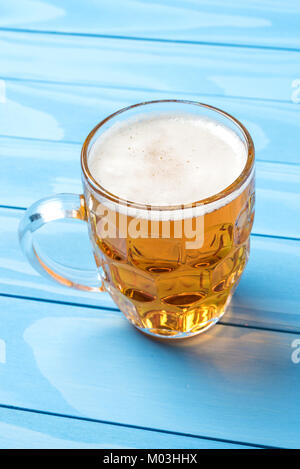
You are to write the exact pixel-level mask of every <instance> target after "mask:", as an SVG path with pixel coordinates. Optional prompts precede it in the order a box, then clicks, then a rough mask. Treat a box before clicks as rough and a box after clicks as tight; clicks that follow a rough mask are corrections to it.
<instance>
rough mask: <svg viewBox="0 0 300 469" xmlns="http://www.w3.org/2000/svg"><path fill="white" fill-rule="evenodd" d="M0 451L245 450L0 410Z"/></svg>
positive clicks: (163, 434) (85, 422)
mask: <svg viewBox="0 0 300 469" xmlns="http://www.w3.org/2000/svg"><path fill="white" fill-rule="evenodd" d="M0 448H1V449H3V448H5V449H108V448H110V449H116V448H122V449H124V448H125V449H129V448H147V449H151V448H171V449H176V448H188V449H192V448H201V449H202V448H203V449H204V448H205V449H237V448H240V449H246V448H247V446H244V445H237V444H231V443H226V442H220V441H215V440H213V439H203V438H196V437H195V438H192V437H187V436H184V435H176V434H171V433H162V432H159V431H157V432H156V431H151V430H148V431H147V430H144V429H136V428H132V427H125V426H124V427H121V426H115V425H110V424H103V423H99V422H93V421H85V420H78V419H74V418H66V417H60V416H59V417H58V416H54V415H47V414H40V413H35V412H27V411H22V410H15V409H7V408H3V407H2V408H1V407H0ZM103 456H104V455H103Z"/></svg>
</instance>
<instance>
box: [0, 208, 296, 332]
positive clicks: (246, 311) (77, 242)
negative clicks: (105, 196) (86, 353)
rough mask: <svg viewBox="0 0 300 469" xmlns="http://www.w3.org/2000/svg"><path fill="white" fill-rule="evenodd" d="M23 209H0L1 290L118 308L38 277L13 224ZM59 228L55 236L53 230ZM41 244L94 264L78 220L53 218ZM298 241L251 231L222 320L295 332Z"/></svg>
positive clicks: (77, 262) (70, 259) (59, 256)
mask: <svg viewBox="0 0 300 469" xmlns="http://www.w3.org/2000/svg"><path fill="white" fill-rule="evenodd" d="M22 214H23V211H18V210H7V209H2V210H0V226H1V231H0V294H6V295H18V296H24V297H32V298H36V299H39V298H40V299H45V300H50V301H61V302H68V303H76V304H79V305H80V304H81V305H88V306H92V307H96V308H97V306H101V307H105V308H109V309H115V310H116V309H117V308H116V306H115V305H114V303H113V301H112V300H111V299H110V297H109V296H108V294H106V293H101V294H100V293H85V292H80V291H77V290H73V289H70V288H67V287H62V286H60V285H58V284H56V283H54V282H50V281H48V280H46V279H44V278H42V277H41V276H40V275H39V274H38V273H36V272H35V271H34V270H33V269H32V268H31V266H30V265H29V264H28V262H27V260H26V259H25V257H24V256H23V254H22V252H21V249H20V247H19V243H18V239H17V229H18V223H19V220H20V217H21V216H22ZM58 232H59V237H57V233H58ZM39 241H40V245H41V246H42V247H43V248H44V249H45V251H46V252H47V253H48V254H51V255H52V256H53V257H54V258H55V259H56V260H57V261H61V262H66V263H68V264H69V265H73V266H75V267H76V266H77V267H83V268H93V267H94V261H93V258H92V255H91V250H90V244H89V240H88V235H87V232H86V227H85V225H84V224H83V223H80V222H77V223H76V226H75V224H74V223H53V224H51V225H49V227H48V229H47V231H44V232H43V233H41V237H40V239H39ZM299 246H300V243H299V241H293V240H286V239H276V238H270V237H260V236H252V237H251V255H250V260H249V263H248V266H247V268H246V271H245V273H244V274H243V277H242V280H241V282H240V285H239V287H238V289H237V291H236V293H235V295H234V298H233V302H232V308H231V309H230V311H229V312H228V313H227V315H226V316H225V317H224V318H223V320H222V321H223V322H224V323H236V324H240V325H244V324H248V325H254V326H259V327H268V328H271V329H280V330H291V331H299V332H300V302H299V281H298V270H299V263H300V249H299ZM94 313H96V314H97V311H94Z"/></svg>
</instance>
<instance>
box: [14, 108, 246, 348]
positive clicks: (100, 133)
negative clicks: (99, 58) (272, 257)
mask: <svg viewBox="0 0 300 469" xmlns="http://www.w3.org/2000/svg"><path fill="white" fill-rule="evenodd" d="M155 116H158V117H157V118H158V119H165V121H164V123H163V125H164V127H163V128H164V129H165V130H164V131H163V132H161V133H160V135H161V136H162V138H163V139H164V140H165V148H167V147H168V145H169V143H170V144H171V143H172V144H174V145H175V146H174V148H176V141H177V140H176V138H177V136H178V135H179V134H180V132H181V130H182V133H183V134H185V132H187V133H186V135H187V137H186V141H185V140H184V139H183V140H182V139H181V140H182V141H184V142H185V143H184V145H185V148H186V151H187V153H189V154H192V155H194V156H193V158H194V159H193V161H194V162H197V161H198V160H197V158H198V156H197V144H199V145H201V144H204V143H203V142H204V140H205V146H204V147H203V145H202V147H201V148H202V150H203V148H205V149H206V151H207V154H205V155H203V154H202V156H201V158H202V161H204V163H201V162H200V163H199V165H198V166H197V167H196V166H195V167H194V168H193V166H192V170H191V174H189V175H188V177H189V178H190V177H192V178H193V177H195V178H196V179H197V178H198V174H201V164H204V165H205V168H206V165H208V164H210V165H212V166H210V171H212V169H211V168H213V171H215V172H216V175H215V178H216V180H218V181H219V182H221V183H222V179H223V178H224V181H223V182H224V184H226V181H225V178H226V177H227V176H226V174H227V173H228V172H229V173H230V171H231V167H233V163H232V162H231V160H230V159H229V160H228V161H227V160H226V158H227V156H226V155H227V153H226V152H225V151H224V156H223V153H222V152H221V153H220V152H219V153H220V154H219V155H218V158H220V157H221V160H220V159H219V160H218V161H221V167H220V165H219V164H217V163H214V153H216V152H217V144H216V140H214V137H213V135H212V134H211V133H210V130H206V128H207V129H212V128H213V129H215V130H216V131H217V132H219V134H220V135H221V136H222V135H223V136H224V139H225V140H226V138H227V140H228V139H229V140H230V138H232V142H234V145H235V147H234V148H235V150H236V152H237V157H238V158H239V155H238V151H240V152H241V154H243V156H242V155H241V158H244V160H243V164H242V166H241V170H240V171H239V173H238V174H236V175H235V176H234V180H233V181H231V183H230V184H229V185H227V186H226V187H223V188H222V190H217V189H216V191H215V193H212V194H211V195H209V196H206V197H204V198H201V199H199V200H197V197H196V199H195V200H192V201H188V203H187V202H186V200H182V201H181V199H180V197H181V195H182V196H183V195H184V194H185V193H186V192H188V191H189V190H190V187H189V186H190V179H186V180H185V172H184V171H186V169H184V171H183V173H182V178H181V180H180V185H178V191H176V194H175V193H174V194H173V195H171V199H170V196H168V197H167V198H166V197H165V194H164V186H165V185H166V186H168V184H171V183H172V181H171V179H172V171H171V170H170V171H168V168H170V169H171V166H172V162H171V163H170V165H171V166H165V167H164V168H165V169H166V168H167V170H166V174H165V179H164V178H161V174H160V181H161V185H160V186H159V185H157V180H156V179H153V181H152V180H150V181H147V180H146V179H145V178H147V177H149V178H150V179H151V178H152V176H153V175H152V174H151V173H149V174H148V173H147V171H148V169H147V171H146V170H145V171H144V172H142V173H141V170H142V169H143V167H142V164H143V161H144V160H143V159H142V155H141V154H139V153H138V152H136V153H135V156H134V158H135V160H134V161H135V162H136V163H135V164H136V165H137V167H138V169H139V171H140V172H139V173H138V174H141V177H138V176H134V174H135V167H133V169H132V170H131V169H130V168H131V166H130V164H131V163H130V161H131V160H130V161H129V159H128V160H124V158H126V156H124V155H123V152H122V147H120V146H119V147H117V146H116V145H117V142H119V143H120V142H121V143H122V141H123V140H122V139H124V138H125V137H126V125H129V124H130V129H131V130H132V131H133V133H134V132H135V129H136V126H137V125H138V126H140V127H139V135H140V137H139V138H140V139H142V138H145V139H146V140H147V142H148V143H147V145H148V144H149V142H150V143H151V138H152V136H153V138H154V137H155V135H156V134H155V135H154V133H155V132H154V129H155V128H156V127H157V126H156V127H155V125H156V124H153V122H154V121H155ZM172 116H175V120H176V119H177V120H176V126H177V127H176V129H177V130H176V132H175V131H174V132H173V130H174V129H175V127H174V125H175V124H174V125H173V123H170V122H171V121H172ZM178 116H179V118H178ZM185 116H187V117H185ZM188 116H189V117H188ZM191 116H192V117H191ZM147 119H148V120H147ZM151 119H152V121H151ZM168 119H169V121H168ZM180 119H181V120H180ZM189 119H198V120H199V122H200V124H201V126H204V127H205V126H206V127H205V128H204V127H203V129H202V128H201V129H202V130H201V129H200V130H199V132H198V131H197V132H198V133H193V132H194V131H193V130H191V133H190V130H189ZM128 122H129V124H127V123H128ZM145 122H146V124H145ZM172 122H173V121H172ZM153 125H154V127H151V126H153ZM197 125H198V124H197ZM124 126H125V127H124ZM152 128H153V135H152V133H151V132H152V130H151V129H152ZM122 129H123V130H122ZM124 129H125V130H124ZM109 132H110V133H109ZM122 132H123V133H122ZM143 132H144V134H143ZM172 132H173V134H172ZM201 132H202V133H201ZM222 132H223V133H222ZM226 132H227V133H226ZM136 134H137V132H136ZM109 135H110V140H107V141H106V140H105V138H106V139H107V138H108V137H107V136H109ZM198 135H199V136H198ZM201 136H202V137H201ZM104 137H105V138H104ZM229 137H230V138H229ZM130 138H132V136H130ZM155 138H156V137H155ZM182 138H183V137H182ZM201 138H202V139H203V142H202V143H201V141H200V140H201ZM222 138H223V137H222ZM168 139H169V141H168ZM171 140H172V142H171ZM197 140H199V142H197ZM229 140H228V142H229ZM105 141H106V146H107V152H109V151H112V150H111V148H112V147H113V146H114V145H115V146H116V148H118V152H117V157H115V156H113V157H112V158H111V159H109V158H108V156H107V155H106V156H105V150H103V155H104V156H103V158H106V160H107V161H106V160H105V161H100V163H99V164H102V167H104V168H106V167H108V168H106V169H107V174H111V175H112V177H111V176H109V177H111V178H112V181H113V179H114V178H113V176H114V173H115V174H117V173H118V166H116V167H115V168H114V166H113V165H114V164H117V163H118V161H119V164H121V166H122V168H125V171H124V172H123V173H122V178H126V181H125V182H126V183H128V187H129V188H130V190H131V191H132V193H133V194H134V193H136V194H137V195H138V196H139V197H137V199H139V200H138V201H137V200H132V201H131V198H133V196H132V197H131V198H129V197H124V196H123V195H122V193H117V192H118V184H119V187H120V191H121V187H123V185H122V184H121V182H120V183H116V184H115V185H116V188H117V189H115V190H114V192H113V191H112V190H109V189H108V186H106V184H105V176H104V177H103V180H101V181H102V182H101V183H100V182H99V179H97V178H96V173H95V172H93V167H94V166H93V164H89V163H90V158H91V155H92V154H93V152H95V148H97V146H98V147H99V148H100V149H101V145H102V144H103V142H104V143H105ZM141 141H142V140H141ZM101 142H102V143H101ZM181 144H182V142H181ZM222 145H223V144H222ZM224 145H225V144H224ZM192 147H193V148H192ZM194 147H195V148H194ZM168 148H169V147H168ZM218 148H223V147H218ZM108 150H109V151H108ZM177 150H178V148H177ZM127 151H131V147H128V148H127V147H126V152H127ZM143 151H144V150H143ZM170 151H171V150H170ZM174 151H175V150H174ZM126 152H125V147H124V154H125V153H126ZM184 152H185V150H184V147H181V153H184ZM192 152H194V153H192ZM100 153H101V152H100ZM202 153H203V151H202ZM126 154H127V153H126ZM228 154H230V153H228ZM128 155H129V153H128ZM161 155H162V154H161ZM161 155H160V154H159V152H158V154H156V153H155V152H152V153H151V158H152V159H153V158H154V160H153V161H155V164H154V166H153V168H154V171H156V169H157V168H158V170H160V169H159V168H160V160H162V159H163V156H164V157H165V153H164V154H163V156H161ZM199 155H200V153H199ZM171 156H172V155H171ZM204 157H205V158H204ZM98 158H100V160H101V156H100V157H99V155H98ZM121 158H123V160H122V159H121ZM128 158H129V156H128ZM130 158H131V156H130ZM203 158H204V159H203ZM222 158H223V159H222ZM199 159H200V156H199ZM169 160H170V159H169ZM169 160H168V161H169ZM171 160H172V158H171ZM171 160H170V161H171ZM172 161H173V160H172ZM211 162H212V163H211ZM127 163H128V165H129V166H130V168H129V169H128V171H127V170H126V165H127ZM179 163H180V162H179ZM179 163H178V164H179ZM188 163H190V160H187V162H185V165H187V164H188ZM168 164H169V163H168ZM180 164H181V163H180ZM197 164H198V163H197ZM110 165H111V166H112V167H111V168H110ZM124 165H125V166H124ZM147 165H148V163H147ZM222 165H223V166H222ZM148 166H149V165H148ZM148 166H147V168H148ZM81 167H82V181H83V195H75V194H58V195H56V196H51V197H48V198H46V199H43V200H40V201H38V202H36V203H34V204H33V205H32V206H31V207H30V208H29V209H28V210H27V211H26V213H25V215H24V217H23V219H22V221H21V223H20V228H19V236H20V241H21V244H22V247H23V250H24V252H25V254H26V255H27V257H28V260H29V261H30V263H31V264H32V265H33V266H34V267H35V268H36V269H37V270H38V271H39V272H41V273H42V274H44V275H46V276H47V277H50V278H52V279H54V280H55V281H57V282H59V283H61V284H63V285H66V286H69V287H73V288H77V289H82V290H87V291H99V294H100V292H101V291H103V290H105V291H107V292H108V293H109V294H110V295H111V297H112V299H113V300H114V302H115V303H116V305H117V306H118V307H119V308H120V310H121V311H122V312H123V313H124V315H125V316H126V317H127V319H128V320H129V321H130V322H131V323H132V324H133V325H134V326H135V327H137V328H138V329H140V330H141V331H143V332H145V333H147V334H150V335H152V336H155V337H161V338H169V339H170V338H183V337H190V336H193V335H196V334H199V333H201V332H204V331H206V330H207V329H208V328H210V327H211V326H212V325H214V324H215V323H216V322H217V321H218V320H219V319H220V318H221V317H222V315H223V314H224V312H225V310H226V307H227V306H228V304H229V302H230V299H231V297H232V294H233V292H234V289H235V287H236V286H237V284H238V282H239V280H240V277H241V274H242V272H243V270H244V268H245V265H246V263H247V259H248V256H249V237H250V231H251V228H252V224H253V218H254V146H253V142H252V139H251V136H250V135H249V133H248V131H247V130H246V129H245V127H244V126H243V125H242V124H241V123H240V122H239V121H237V120H236V119H235V118H233V117H232V116H230V115H229V114H227V113H226V112H223V111H221V110H219V109H216V108H214V107H212V106H208V105H205V104H200V103H197V102H190V101H182V100H162V101H152V102H145V103H141V104H136V105H133V106H130V107H127V108H125V109H122V110H120V111H118V112H115V113H114V114H112V115H111V116H109V117H107V118H106V119H104V120H103V121H102V122H100V123H99V124H98V125H97V126H96V127H95V128H94V129H93V130H92V131H91V132H90V134H89V135H88V137H87V138H86V140H85V142H84V144H83V147H82V152H81ZM186 167H187V166H185V167H184V168H186ZM220 168H221V169H220ZM222 168H223V169H222ZM206 170H207V168H206ZM130 171H131V172H130ZM197 171H198V172H197ZM199 171H200V172H199ZM104 173H105V171H104V172H103V174H104ZM129 173H130V174H129ZM225 173H226V174H225ZM132 174H133V177H132ZM187 174H188V173H187ZM193 175H194V176H193ZM227 175H228V174H227ZM154 176H155V175H154ZM154 176H153V177H154ZM131 177H132V179H130V178H131ZM143 178H144V179H143ZM123 180H124V179H123ZM197 180H198V179H197ZM209 180H210V175H209ZM212 180H213V175H212ZM103 181H104V182H103ZM120 181H122V180H121V179H120ZM148 182H149V184H150V186H149V184H148ZM129 183H130V184H129ZM204 183H205V181H204V182H203V185H205V184H204ZM207 184H208V183H207ZM151 185H153V197H155V200H157V199H158V200H159V197H161V203H157V201H156V203H155V204H153V203H151V204H149V203H148V199H149V197H148V199H147V200H146V199H145V200H146V203H144V201H143V191H145V190H146V189H145V188H146V186H147V187H148V186H149V187H150V188H151ZM199 185H201V183H200V182H199ZM208 185H209V184H208ZM149 187H148V189H149ZM200 189H201V187H200ZM121 192H122V191H121ZM196 195H197V194H196V192H195V196H196ZM148 196H149V190H148ZM150 196H151V190H150ZM140 199H141V200H140ZM173 200H174V203H173ZM63 218H75V219H77V220H83V221H85V222H86V223H87V225H88V231H89V237H90V241H91V245H92V249H93V254H94V258H95V261H96V266H97V269H96V267H95V272H94V271H92V272H87V271H84V270H82V271H81V270H79V269H74V268H72V267H67V266H64V265H62V264H59V263H57V262H55V261H54V260H51V259H50V258H48V257H45V256H42V255H41V254H40V253H39V251H38V249H37V247H36V246H35V244H34V233H35V232H36V231H37V230H38V229H39V228H41V227H42V226H43V225H44V224H46V223H49V222H51V221H54V220H59V219H63ZM70 242H71V240H70Z"/></svg>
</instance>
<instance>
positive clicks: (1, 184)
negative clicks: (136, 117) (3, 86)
mask: <svg viewBox="0 0 300 469" xmlns="http://www.w3.org/2000/svg"><path fill="white" fill-rule="evenodd" d="M0 142H1V149H0V157H1V169H2V171H1V174H0V203H1V205H7V206H14V207H24V208H25V207H27V206H29V205H30V204H32V203H33V202H35V201H36V200H38V199H40V198H42V197H46V196H48V195H52V194H55V193H59V192H75V193H76V192H77V193H81V192H82V184H81V176H80V174H81V169H80V161H79V160H80V146H79V145H73V144H64V143H55V142H53V143H52V142H51V143H49V142H41V141H30V140H18V139H12V138H2V139H0ZM12 168H13V170H12ZM29 180H30V181H31V184H28V181H29ZM256 184H257V185H256V191H257V205H256V219H255V225H254V232H255V233H258V234H267V235H272V236H286V237H293V238H297V237H299V234H300V219H299V217H295V216H294V213H295V211H297V210H300V165H293V164H278V163H265V162H261V161H257V164H256ZM274 205H275V206H276V213H277V216H276V217H274V213H273V207H274Z"/></svg>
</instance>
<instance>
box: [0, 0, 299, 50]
mask: <svg viewBox="0 0 300 469" xmlns="http://www.w3.org/2000/svg"><path fill="white" fill-rule="evenodd" d="M1 3H2V5H1V7H2V14H1V19H0V27H6V28H7V27H10V28H26V29H30V30H42V31H61V32H71V33H82V34H100V35H103V34H104V35H105V34H106V35H119V36H133V37H139V38H159V39H166V40H184V41H192V42H194V41H205V42H209V41H210V42H214V43H232V44H247V45H249V44H252V45H257V46H271V47H276V46H277V47H281V48H284V47H291V48H294V47H300V40H299V35H298V25H299V21H300V8H299V3H298V2H296V1H295V0H289V1H286V2H280V1H271V2H270V1H268V0H263V1H261V2H259V1H257V0H256V1H249V0H243V1H242V2H239V3H237V2H234V1H233V0H230V1H227V2H225V3H224V2H222V1H221V0H214V1H208V0H197V1H196V0H184V1H183V0H164V1H163V2H161V1H151V2H149V1H147V0H139V1H137V0H126V1H124V0H114V1H113V2H107V1H105V0H99V1H97V2H95V1H93V0H85V1H83V0H80V1H77V2H76V8H74V1H72V0H64V1H63V2H61V1H59V0H47V1H45V0H40V1H39V2H37V1H33V0H21V1H20V0H10V1H9V2H5V3H4V2H3V1H2V2H1ZM3 10H4V11H3Z"/></svg>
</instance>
